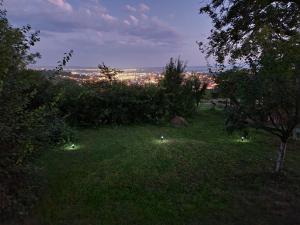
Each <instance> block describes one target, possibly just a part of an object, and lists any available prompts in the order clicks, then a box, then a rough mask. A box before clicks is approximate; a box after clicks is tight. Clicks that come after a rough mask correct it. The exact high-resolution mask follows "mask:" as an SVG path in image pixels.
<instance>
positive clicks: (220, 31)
mask: <svg viewBox="0 0 300 225" xmlns="http://www.w3.org/2000/svg"><path fill="white" fill-rule="evenodd" d="M200 12H201V13H208V15H209V16H210V17H211V18H212V20H213V25H214V28H213V30H212V32H211V35H210V37H209V44H208V46H206V47H205V46H203V45H202V43H200V46H201V49H202V50H204V51H206V53H207V57H210V56H213V57H215V58H216V61H217V62H218V63H219V64H221V65H223V64H224V62H225V59H229V62H230V63H232V64H235V63H236V62H243V63H245V65H246V67H244V69H233V70H231V71H226V72H223V73H221V75H220V76H219V77H218V79H217V81H218V83H219V89H220V90H221V93H223V95H225V96H226V97H228V98H230V100H231V105H230V107H228V113H227V121H226V124H227V127H228V128H230V129H231V128H244V127H247V126H250V127H255V128H259V129H263V130H265V131H267V132H269V133H271V134H273V135H275V136H278V137H279V138H280V140H281V144H280V148H279V151H278V158H277V162H276V166H275V172H279V171H280V170H282V168H283V162H284V156H285V153H286V146H287V141H288V139H289V137H290V136H291V133H292V130H293V129H294V127H295V126H296V125H297V124H298V123H300V66H299V65H300V64H299V60H300V49H299V48H300V39H299V37H300V35H299V28H300V3H299V1H296V0H294V1H293V0H291V1H288V0H281V1H273V0H267V1H248V0H231V1H225V0H213V1H211V2H210V3H209V4H207V5H206V6H204V7H202V8H201V9H200ZM245 68H248V69H245Z"/></svg>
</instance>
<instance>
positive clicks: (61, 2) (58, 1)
mask: <svg viewBox="0 0 300 225" xmlns="http://www.w3.org/2000/svg"><path fill="white" fill-rule="evenodd" d="M48 1H49V2H50V3H52V4H54V5H56V6H58V7H60V8H62V9H63V10H66V11H72V10H73V8H72V6H71V5H70V4H69V3H68V2H66V1H65V0H48Z"/></svg>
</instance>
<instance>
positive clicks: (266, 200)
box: [31, 110, 300, 225]
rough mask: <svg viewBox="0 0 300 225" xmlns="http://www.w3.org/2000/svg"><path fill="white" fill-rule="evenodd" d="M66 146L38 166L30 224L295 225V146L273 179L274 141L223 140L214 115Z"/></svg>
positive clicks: (298, 220)
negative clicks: (40, 176)
mask: <svg viewBox="0 0 300 225" xmlns="http://www.w3.org/2000/svg"><path fill="white" fill-rule="evenodd" d="M161 135H163V136H164V137H165V138H166V139H165V140H164V141H161V140H160V136H161ZM75 144H76V146H75V148H74V149H72V148H70V147H69V148H68V147H67V148H61V149H56V150H54V151H49V152H47V153H46V154H45V155H43V157H42V159H40V162H39V164H40V165H41V166H43V168H44V173H45V177H46V179H47V181H48V183H47V184H46V185H45V186H46V187H47V188H46V189H45V190H44V193H43V195H42V196H41V200H40V201H39V202H38V204H37V206H36V208H35V210H34V213H33V215H32V216H31V220H33V221H35V223H36V224H42V225H108V224H109V225H113V224H120V225H124V224H130V225H133V224H136V225H147V224H151V225H152V224H153V225H154V224H155V225H156V224H157V225H167V224H170V225H171V224H172V225H173V224H189V225H196V224H197V225H198V224H201V225H206V224H239V225H240V224H241V225H247V224H249V225H250V224H251V225H254V224H255V225H264V224H291V225H292V224H293V225H296V224H300V216H299V213H300V209H299V203H300V196H299V193H300V187H299V185H300V168H299V163H300V152H299V151H296V148H297V144H298V148H299V143H295V142H294V143H291V144H290V146H289V149H288V153H287V161H286V167H287V168H288V169H287V170H286V171H285V172H284V174H283V175H282V176H280V177H276V178H275V177H274V176H273V175H272V174H271V172H270V171H271V170H272V168H273V164H274V159H275V157H276V149H277V144H278V143H277V141H276V139H274V138H273V137H271V136H269V135H267V134H264V133H261V132H257V131H254V132H252V133H251V139H250V140H249V141H248V142H241V141H240V139H239V136H238V135H234V136H228V135H227V134H226V132H225V131H224V129H223V119H222V114H221V113H220V112H217V111H209V110H203V111H201V112H200V113H199V115H197V116H196V117H195V118H194V119H192V120H191V121H190V125H189V126H188V127H187V128H173V127H171V126H167V125H166V126H152V125H141V126H122V127H117V128H112V127H105V128H100V129H94V130H81V131H80V132H79V133H78V141H77V142H76V143H75ZM298 150H299V149H298Z"/></svg>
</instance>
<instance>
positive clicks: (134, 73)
mask: <svg viewBox="0 0 300 225" xmlns="http://www.w3.org/2000/svg"><path fill="white" fill-rule="evenodd" d="M33 69H36V70H42V71H45V72H50V71H53V69H54V68H53V67H36V68H33ZM120 70H121V71H122V73H119V74H118V75H117V76H116V77H115V78H116V79H117V80H120V81H123V82H126V83H128V84H129V85H133V84H138V85H146V84H157V83H158V82H159V80H160V79H161V78H162V76H163V70H164V68H163V67H145V68H137V69H134V68H132V69H130V68H125V69H120ZM184 75H185V77H189V76H191V75H196V76H198V77H199V78H200V80H201V81H202V83H207V84H208V89H213V88H214V87H215V86H216V84H215V82H214V79H213V77H212V76H211V75H210V74H209V73H208V69H207V67H204V66H200V67H199V66H198V67H187V69H186V72H185V74H184ZM60 76H61V77H62V78H64V79H70V80H75V81H77V82H82V83H85V82H98V81H101V80H103V79H104V78H103V76H101V74H100V71H99V69H98V68H84V67H68V68H66V69H65V70H64V72H62V73H61V75H60Z"/></svg>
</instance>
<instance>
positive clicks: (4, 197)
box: [0, 0, 65, 222]
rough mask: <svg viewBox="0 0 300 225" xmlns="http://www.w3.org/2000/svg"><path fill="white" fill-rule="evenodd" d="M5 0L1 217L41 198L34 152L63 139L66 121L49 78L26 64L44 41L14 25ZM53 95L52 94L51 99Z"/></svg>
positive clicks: (0, 59)
mask: <svg viewBox="0 0 300 225" xmlns="http://www.w3.org/2000/svg"><path fill="white" fill-rule="evenodd" d="M1 5H2V4H1V0H0V115H1V116H0V192H1V194H0V220H1V221H3V222H4V219H8V218H10V217H18V216H20V215H26V212H27V211H28V208H29V207H31V206H32V203H33V202H34V201H35V200H36V197H37V196H36V190H35V188H34V187H36V186H38V185H37V184H36V183H34V184H33V181H32V180H33V176H34V173H33V170H30V164H29V163H28V162H29V159H30V157H29V156H32V154H33V153H35V152H36V151H37V150H41V148H42V147H43V148H45V146H47V145H49V144H52V143H57V142H58V141H61V140H62V135H61V134H62V133H63V132H65V130H64V121H63V119H62V118H60V117H59V116H58V115H57V114H58V113H57V108H56V107H55V98H56V95H57V93H52V94H50V95H48V93H47V91H49V86H52V85H53V84H52V83H51V82H49V80H47V79H46V78H45V77H43V76H42V75H41V73H40V72H37V71H31V70H28V69H26V67H27V65H28V64H29V63H33V62H34V61H35V59H36V58H37V57H39V56H40V55H39V54H38V53H34V54H32V53H31V52H30V47H31V46H33V45H34V44H35V43H36V42H37V41H39V37H38V32H31V27H30V26H26V27H23V28H14V27H12V26H11V25H10V23H9V22H8V20H7V18H6V12H5V11H4V10H2V9H1ZM48 97H49V98H48Z"/></svg>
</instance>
